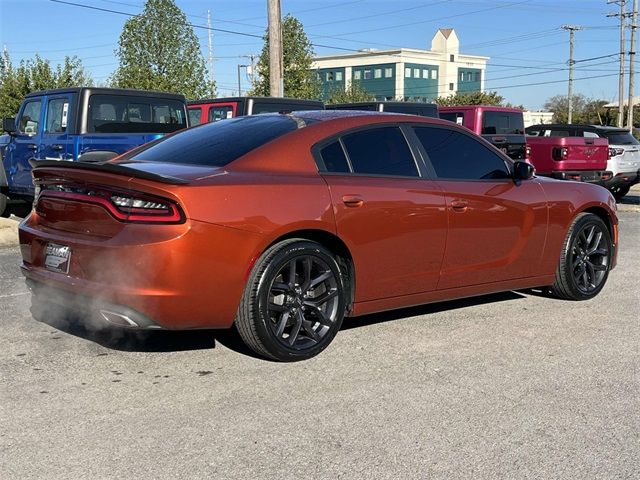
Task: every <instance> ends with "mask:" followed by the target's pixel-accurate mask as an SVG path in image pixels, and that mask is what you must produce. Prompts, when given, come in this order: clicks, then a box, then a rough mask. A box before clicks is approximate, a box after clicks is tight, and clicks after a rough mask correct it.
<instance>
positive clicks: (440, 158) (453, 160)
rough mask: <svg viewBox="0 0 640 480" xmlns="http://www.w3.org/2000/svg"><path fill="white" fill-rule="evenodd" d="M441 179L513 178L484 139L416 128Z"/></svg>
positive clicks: (431, 128)
mask: <svg viewBox="0 0 640 480" xmlns="http://www.w3.org/2000/svg"><path fill="white" fill-rule="evenodd" d="M414 130H415V132H416V135H417V136H418V139H419V140H420V143H422V146H423V147H424V149H425V151H426V152H427V156H428V158H429V161H430V162H431V165H433V168H434V170H435V171H436V175H437V176H438V178H442V179H453V180H490V179H505V178H511V174H510V172H509V168H508V167H507V164H506V163H505V162H504V160H503V159H502V158H501V157H500V156H499V155H498V154H497V153H495V152H493V151H491V149H490V148H489V147H488V146H487V145H484V144H483V143H482V142H481V141H480V140H476V139H475V138H473V137H471V136H469V135H465V134H463V133H461V132H458V131H456V130H450V129H447V128H437V127H415V128H414Z"/></svg>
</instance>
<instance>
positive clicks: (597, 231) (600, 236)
mask: <svg viewBox="0 0 640 480" xmlns="http://www.w3.org/2000/svg"><path fill="white" fill-rule="evenodd" d="M612 251H613V246H612V242H611V235H610V234H609V230H608V229H607V226H606V225H605V224H604V222H603V221H602V220H601V219H600V218H599V217H598V216H597V215H594V214H591V213H581V214H579V215H578V216H577V217H576V218H575V219H574V221H573V224H572V225H571V228H570V229H569V233H568V234H567V238H566V240H565V243H564V246H563V248H562V253H561V255H560V262H559V264H558V268H557V270H556V281H555V283H554V284H553V286H552V287H551V290H552V292H553V293H554V294H555V295H556V296H558V297H560V298H565V299H569V300H588V299H590V298H593V297H595V296H596V295H597V294H598V293H600V290H602V288H603V287H604V284H605V283H606V281H607V277H608V276H609V269H610V267H611V256H612Z"/></svg>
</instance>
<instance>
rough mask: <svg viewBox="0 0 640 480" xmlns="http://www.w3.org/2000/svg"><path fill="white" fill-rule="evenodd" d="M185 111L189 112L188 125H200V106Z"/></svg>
mask: <svg viewBox="0 0 640 480" xmlns="http://www.w3.org/2000/svg"><path fill="white" fill-rule="evenodd" d="M187 112H188V113H189V125H191V126H192V127H195V126H196V125H200V123H202V122H201V118H202V109H201V108H200V107H198V108H190V109H189V110H187Z"/></svg>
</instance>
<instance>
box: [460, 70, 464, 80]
mask: <svg viewBox="0 0 640 480" xmlns="http://www.w3.org/2000/svg"><path fill="white" fill-rule="evenodd" d="M460 81H461V82H464V72H460Z"/></svg>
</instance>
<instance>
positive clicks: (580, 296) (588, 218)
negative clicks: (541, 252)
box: [562, 214, 613, 300]
mask: <svg viewBox="0 0 640 480" xmlns="http://www.w3.org/2000/svg"><path fill="white" fill-rule="evenodd" d="M591 225H596V226H598V227H599V228H600V230H601V231H602V233H603V236H604V237H605V239H606V242H607V250H608V252H607V255H608V259H609V261H608V264H607V270H606V271H605V274H604V278H603V279H602V281H601V282H600V285H598V287H597V288H596V289H595V290H593V291H591V292H589V293H585V292H583V291H582V290H580V288H579V287H578V284H577V283H576V281H575V278H574V276H573V271H572V269H571V259H572V256H571V252H572V251H573V248H574V247H575V245H576V242H577V241H578V236H579V235H580V233H581V232H582V231H583V230H584V229H585V228H587V227H589V226H591ZM612 256H613V244H612V241H611V234H610V233H609V229H608V228H607V226H606V225H605V223H604V222H603V221H602V219H600V218H599V217H598V216H596V215H593V214H589V215H585V216H583V217H581V218H579V219H578V220H577V221H576V223H575V224H574V225H573V228H572V230H571V236H570V238H569V242H567V246H566V250H565V251H564V264H563V266H562V268H563V269H564V274H565V276H566V278H567V280H568V283H569V285H568V286H569V288H570V289H571V294H572V296H573V297H574V298H575V299H577V300H589V299H591V298H593V297H595V296H596V295H598V294H599V293H600V291H601V290H602V289H603V288H604V286H605V284H606V283H607V279H608V278H609V271H610V270H611V260H612Z"/></svg>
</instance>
